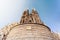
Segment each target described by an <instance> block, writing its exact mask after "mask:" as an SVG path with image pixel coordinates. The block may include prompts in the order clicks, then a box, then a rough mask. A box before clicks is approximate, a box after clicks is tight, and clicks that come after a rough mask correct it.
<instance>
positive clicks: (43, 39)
mask: <svg viewBox="0 0 60 40" xmlns="http://www.w3.org/2000/svg"><path fill="white" fill-rule="evenodd" d="M0 40H60V39H59V35H58V34H56V33H54V32H52V31H51V29H50V28H49V27H48V26H47V25H45V24H44V23H43V22H42V21H41V19H40V17H39V14H38V12H37V11H36V10H35V9H32V12H31V13H29V10H28V9H27V10H25V11H24V12H23V15H22V17H21V19H20V22H16V23H12V24H10V25H7V26H5V27H4V28H2V29H1V30H0Z"/></svg>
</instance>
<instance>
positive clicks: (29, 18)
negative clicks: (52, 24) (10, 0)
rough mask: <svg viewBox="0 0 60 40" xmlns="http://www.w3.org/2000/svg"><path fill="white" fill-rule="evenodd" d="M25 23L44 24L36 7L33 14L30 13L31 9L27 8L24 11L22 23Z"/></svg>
mask: <svg viewBox="0 0 60 40" xmlns="http://www.w3.org/2000/svg"><path fill="white" fill-rule="evenodd" d="M25 23H37V24H43V23H42V21H41V20H40V18H39V15H38V13H37V11H36V10H35V9H32V12H31V14H29V10H28V9H26V10H25V11H24V12H23V15H22V18H21V21H20V24H25Z"/></svg>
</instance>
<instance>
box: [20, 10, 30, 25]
mask: <svg viewBox="0 0 60 40" xmlns="http://www.w3.org/2000/svg"><path fill="white" fill-rule="evenodd" d="M28 16H29V10H28V9H27V10H25V11H24V12H23V15H22V18H21V21H20V24H23V23H27V20H28Z"/></svg>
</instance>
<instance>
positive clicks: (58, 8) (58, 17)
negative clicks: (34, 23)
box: [0, 0, 60, 32]
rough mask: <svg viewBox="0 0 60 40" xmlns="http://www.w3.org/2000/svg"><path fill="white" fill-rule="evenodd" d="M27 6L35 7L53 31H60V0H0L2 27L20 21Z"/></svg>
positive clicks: (0, 25)
mask: <svg viewBox="0 0 60 40" xmlns="http://www.w3.org/2000/svg"><path fill="white" fill-rule="evenodd" d="M26 8H29V10H30V11H31V9H32V8H35V9H36V10H37V11H38V13H39V16H40V18H41V20H42V21H43V22H44V23H45V24H46V25H47V26H49V27H50V28H51V30H52V31H54V32H60V0H0V28H3V26H5V25H7V24H10V23H12V22H19V20H20V17H21V15H22V13H23V11H24V9H26Z"/></svg>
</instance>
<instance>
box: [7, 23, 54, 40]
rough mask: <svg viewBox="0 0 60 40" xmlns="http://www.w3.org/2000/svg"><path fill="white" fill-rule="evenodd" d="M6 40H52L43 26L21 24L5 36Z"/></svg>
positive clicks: (48, 31) (49, 33)
mask: <svg viewBox="0 0 60 40" xmlns="http://www.w3.org/2000/svg"><path fill="white" fill-rule="evenodd" d="M27 26H29V27H30V29H29V28H27ZM6 40H53V38H52V35H51V32H50V30H49V29H48V28H47V27H45V26H43V25H39V24H23V25H19V26H16V27H14V28H13V29H12V30H11V31H10V32H9V35H7V38H6Z"/></svg>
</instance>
